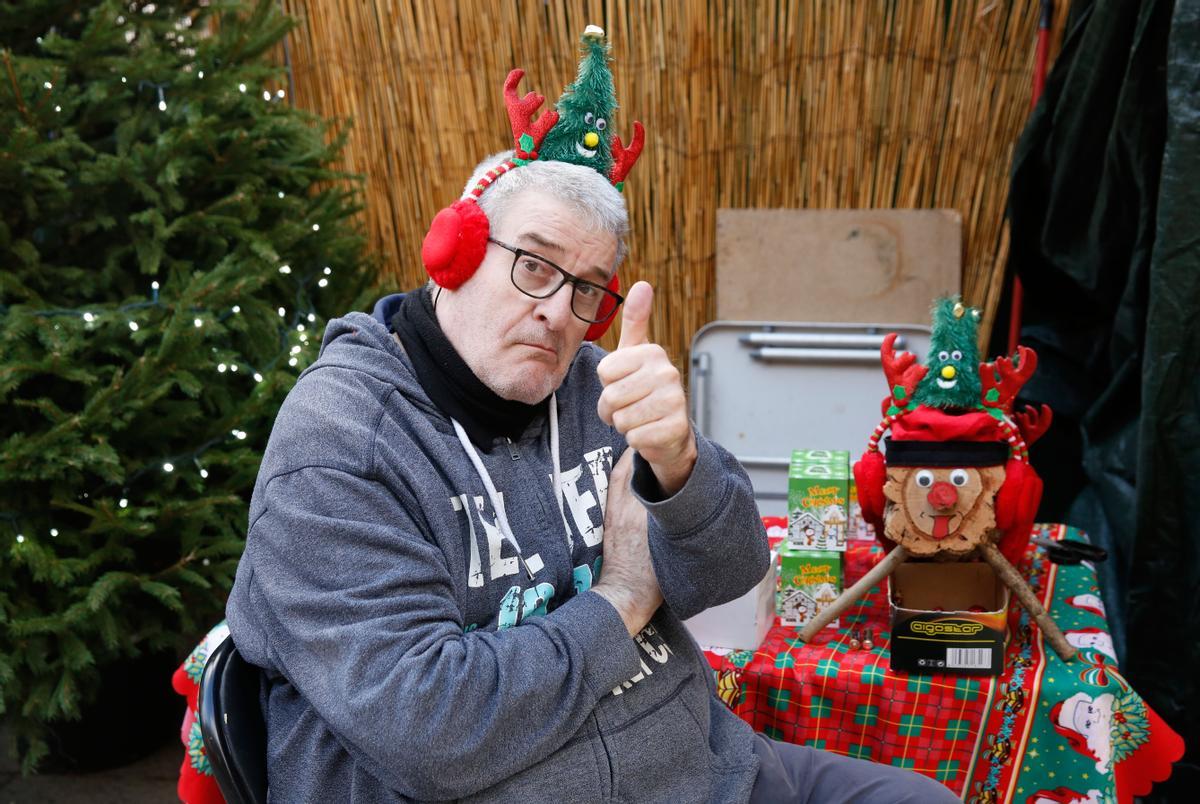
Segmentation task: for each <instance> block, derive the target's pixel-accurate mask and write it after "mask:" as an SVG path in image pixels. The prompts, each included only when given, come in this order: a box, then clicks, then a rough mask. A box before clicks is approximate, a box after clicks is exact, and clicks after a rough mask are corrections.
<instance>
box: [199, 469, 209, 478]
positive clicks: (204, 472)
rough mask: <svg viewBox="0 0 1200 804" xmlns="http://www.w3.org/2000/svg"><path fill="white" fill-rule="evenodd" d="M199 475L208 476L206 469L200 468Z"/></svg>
mask: <svg viewBox="0 0 1200 804" xmlns="http://www.w3.org/2000/svg"><path fill="white" fill-rule="evenodd" d="M200 477H208V470H207V469H201V470H200Z"/></svg>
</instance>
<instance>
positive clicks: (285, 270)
mask: <svg viewBox="0 0 1200 804" xmlns="http://www.w3.org/2000/svg"><path fill="white" fill-rule="evenodd" d="M291 272H292V266H290V265H281V266H279V273H281V274H290V273H291Z"/></svg>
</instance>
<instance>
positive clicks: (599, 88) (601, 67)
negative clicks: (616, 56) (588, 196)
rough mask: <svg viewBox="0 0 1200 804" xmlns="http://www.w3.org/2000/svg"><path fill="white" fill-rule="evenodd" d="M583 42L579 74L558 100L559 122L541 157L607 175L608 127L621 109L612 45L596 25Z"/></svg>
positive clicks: (609, 167) (609, 161) (609, 155)
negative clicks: (610, 65) (610, 54)
mask: <svg viewBox="0 0 1200 804" xmlns="http://www.w3.org/2000/svg"><path fill="white" fill-rule="evenodd" d="M582 42H583V58H582V59H580V61H579V71H578V73H577V74H576V77H575V80H574V81H573V82H572V83H570V84H568V85H567V88H566V89H565V90H564V91H563V94H562V97H561V98H559V99H558V104H557V105H556V108H557V109H558V123H556V124H555V126H554V128H553V129H551V131H550V133H549V134H548V135H547V136H546V141H545V143H544V145H543V147H542V150H541V156H540V158H541V159H552V160H555V161H558V162H570V163H571V164H574V165H583V166H584V167H590V168H595V169H596V170H598V171H599V172H600V173H602V174H604V175H605V176H607V175H608V174H609V172H610V171H611V170H612V161H613V160H612V148H611V147H610V146H609V137H610V136H611V135H610V133H609V131H608V127H609V124H610V123H612V116H613V112H615V111H616V110H617V98H616V92H615V90H614V89H613V78H612V72H611V71H610V70H609V68H608V60H609V59H608V43H607V42H606V41H605V38H604V30H603V29H602V28H599V27H597V26H595V25H589V26H587V28H585V29H584V31H583V37H582Z"/></svg>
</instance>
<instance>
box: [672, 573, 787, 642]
mask: <svg viewBox="0 0 1200 804" xmlns="http://www.w3.org/2000/svg"><path fill="white" fill-rule="evenodd" d="M777 567H778V563H777V560H776V553H775V551H772V552H771V566H770V567H769V568H768V569H767V574H766V575H765V576H763V579H762V580H761V581H759V583H758V585H757V586H755V587H754V588H753V589H751V590H750V591H749V592H747V593H746V594H744V595H742V596H741V597H739V598H737V599H735V600H731V601H729V602H728V603H722V604H721V605H719V606H713V607H712V608H710V609H705V610H704V611H702V612H700V613H699V614H697V615H696V616H695V617H692V618H690V619H688V620H684V625H686V626H687V628H688V630H689V631H691V632H692V636H693V637H694V638H695V640H696V641H697V642H698V643H700V646H701V647H704V648H727V649H729V650H756V649H757V648H758V646H759V645H761V644H762V641H763V639H764V638H765V637H766V635H767V631H769V630H770V628H771V626H772V625H773V624H774V622H775V588H776V586H778V577H777V572H778V570H777Z"/></svg>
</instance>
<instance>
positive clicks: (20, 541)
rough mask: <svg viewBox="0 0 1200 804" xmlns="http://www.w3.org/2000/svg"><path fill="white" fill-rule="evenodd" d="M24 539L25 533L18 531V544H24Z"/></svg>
mask: <svg viewBox="0 0 1200 804" xmlns="http://www.w3.org/2000/svg"><path fill="white" fill-rule="evenodd" d="M24 541H25V535H24V534H21V533H18V534H17V544H22V543H24Z"/></svg>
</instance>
